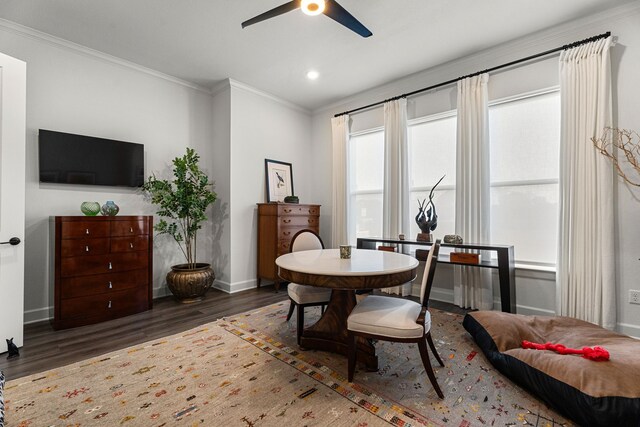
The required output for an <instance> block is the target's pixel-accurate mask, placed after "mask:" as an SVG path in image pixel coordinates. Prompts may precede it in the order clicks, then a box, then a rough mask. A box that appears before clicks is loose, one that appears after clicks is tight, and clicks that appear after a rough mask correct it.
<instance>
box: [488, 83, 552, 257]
mask: <svg viewBox="0 0 640 427" xmlns="http://www.w3.org/2000/svg"><path fill="white" fill-rule="evenodd" d="M489 122H490V124H489V126H490V130H489V133H490V137H491V243H494V244H510V245H514V247H515V256H516V260H517V261H518V262H523V263H534V264H551V265H553V264H555V261H556V245H557V243H556V242H557V234H558V224H557V222H558V191H559V190H558V176H559V147H560V93H559V91H557V90H556V91H553V92H550V93H544V94H539V95H533V96H527V97H521V98H519V99H515V100H509V101H503V102H496V103H494V104H493V105H491V106H490V108H489Z"/></svg>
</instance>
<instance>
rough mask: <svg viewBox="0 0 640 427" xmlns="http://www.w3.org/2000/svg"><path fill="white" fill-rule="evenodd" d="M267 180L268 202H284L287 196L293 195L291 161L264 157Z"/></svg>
mask: <svg viewBox="0 0 640 427" xmlns="http://www.w3.org/2000/svg"><path fill="white" fill-rule="evenodd" d="M264 170H265V176H266V178H267V179H266V181H267V203H271V202H284V198H285V197H287V196H293V195H294V193H293V168H292V166H291V163H286V162H281V161H278V160H272V159H264Z"/></svg>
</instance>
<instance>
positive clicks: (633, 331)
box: [616, 323, 640, 339]
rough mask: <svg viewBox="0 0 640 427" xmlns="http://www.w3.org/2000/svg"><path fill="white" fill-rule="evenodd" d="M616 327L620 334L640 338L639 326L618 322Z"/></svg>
mask: <svg viewBox="0 0 640 427" xmlns="http://www.w3.org/2000/svg"><path fill="white" fill-rule="evenodd" d="M616 329H617V331H618V332H620V333H621V334H625V335H629V336H631V337H633V338H636V339H640V326H638V325H631V324H629V323H618V324H617V325H616Z"/></svg>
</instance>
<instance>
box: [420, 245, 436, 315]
mask: <svg viewBox="0 0 640 427" xmlns="http://www.w3.org/2000/svg"><path fill="white" fill-rule="evenodd" d="M439 252H440V239H438V240H436V241H435V242H434V243H433V245H431V249H429V254H428V255H427V261H426V262H425V264H424V273H423V275H422V284H421V285H420V304H422V306H423V307H427V305H428V304H429V294H431V286H432V285H433V277H434V276H435V275H436V265H437V264H438V253H439Z"/></svg>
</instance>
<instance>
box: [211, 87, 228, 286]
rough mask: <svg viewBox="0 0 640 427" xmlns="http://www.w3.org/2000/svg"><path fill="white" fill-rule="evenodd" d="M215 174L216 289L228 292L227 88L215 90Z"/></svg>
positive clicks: (214, 233)
mask: <svg viewBox="0 0 640 427" xmlns="http://www.w3.org/2000/svg"><path fill="white" fill-rule="evenodd" d="M213 146H214V152H213V154H212V164H213V170H212V172H211V175H210V176H211V178H212V179H213V180H215V182H216V192H217V194H218V199H219V200H220V202H219V203H217V204H216V205H214V209H213V211H214V214H213V230H212V235H213V241H212V245H213V269H214V271H215V274H216V282H215V284H214V287H216V288H219V289H226V288H228V286H229V283H230V281H231V260H230V258H229V254H230V253H231V226H230V224H231V220H230V216H229V213H230V212H229V211H230V202H231V162H230V159H231V88H230V87H229V85H227V84H225V85H224V86H222V87H218V88H216V90H215V91H214V97H213Z"/></svg>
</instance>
